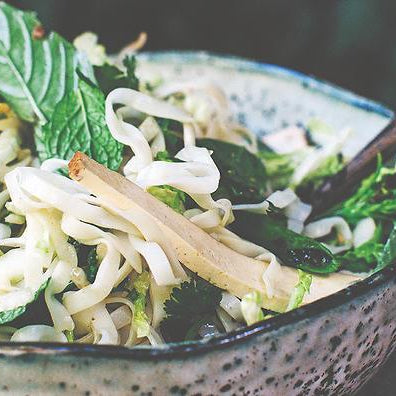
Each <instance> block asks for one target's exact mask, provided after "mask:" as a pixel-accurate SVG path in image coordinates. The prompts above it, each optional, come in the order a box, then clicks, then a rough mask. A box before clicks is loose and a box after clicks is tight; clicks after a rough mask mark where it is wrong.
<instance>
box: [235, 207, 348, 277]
mask: <svg viewBox="0 0 396 396" xmlns="http://www.w3.org/2000/svg"><path fill="white" fill-rule="evenodd" d="M232 227H233V230H234V231H235V232H236V233H237V234H238V235H240V236H242V237H243V238H246V239H248V240H249V241H252V242H254V243H257V244H258V245H260V246H263V247H265V248H267V249H270V250H271V252H273V253H274V254H275V255H276V256H277V257H279V258H280V259H281V260H282V261H283V263H284V264H285V265H288V266H289V267H294V268H298V269H302V270H303V271H307V272H310V273H314V274H328V273H331V272H335V271H337V270H338V269H339V267H340V263H339V262H338V261H337V260H336V259H335V257H334V256H333V254H332V253H331V252H330V250H329V249H327V248H326V247H325V246H324V245H323V244H321V243H320V242H317V241H315V240H313V239H311V238H308V237H306V236H304V235H299V234H297V233H295V232H293V231H291V230H289V229H287V228H286V227H284V226H283V225H282V224H280V223H279V222H278V221H276V219H274V218H271V217H270V216H266V215H258V214H256V213H250V212H243V211H240V212H239V213H237V214H236V219H235V222H234V223H233V224H232Z"/></svg>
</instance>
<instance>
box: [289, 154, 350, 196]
mask: <svg viewBox="0 0 396 396" xmlns="http://www.w3.org/2000/svg"><path fill="white" fill-rule="evenodd" d="M344 165H345V162H344V158H343V156H342V154H341V153H340V154H337V155H333V156H331V157H328V158H326V159H324V161H323V162H322V163H321V164H320V166H319V168H318V169H316V170H315V171H313V172H311V173H309V174H308V175H307V176H306V177H305V178H304V179H303V180H302V182H301V183H300V184H299V185H298V186H297V194H298V195H299V196H301V197H309V196H310V195H311V194H312V192H313V191H315V190H316V189H317V188H319V187H320V186H321V185H322V184H323V183H324V181H325V180H326V179H328V178H329V177H331V176H333V175H335V174H337V173H338V172H340V171H341V170H342V169H343V167H344Z"/></svg>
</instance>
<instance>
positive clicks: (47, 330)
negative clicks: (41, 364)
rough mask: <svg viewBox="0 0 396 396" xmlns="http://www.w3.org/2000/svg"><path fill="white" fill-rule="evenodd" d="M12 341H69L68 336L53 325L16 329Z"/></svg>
mask: <svg viewBox="0 0 396 396" xmlns="http://www.w3.org/2000/svg"><path fill="white" fill-rule="evenodd" d="M10 341H12V342H67V338H66V336H65V335H64V334H63V333H62V332H60V331H57V330H55V329H54V328H53V327H51V326H45V325H32V326H26V327H22V328H21V329H19V330H17V331H15V333H14V334H13V335H12V337H11V339H10Z"/></svg>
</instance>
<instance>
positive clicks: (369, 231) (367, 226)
mask: <svg viewBox="0 0 396 396" xmlns="http://www.w3.org/2000/svg"><path fill="white" fill-rule="evenodd" d="M375 229H376V225H375V221H374V220H373V219H372V218H371V217H366V218H365V219H362V220H360V221H359V222H358V223H357V224H356V227H355V229H354V230H353V246H354V247H355V248H358V247H359V246H361V245H363V244H365V243H366V242H368V241H370V240H371V239H373V238H374V234H375Z"/></svg>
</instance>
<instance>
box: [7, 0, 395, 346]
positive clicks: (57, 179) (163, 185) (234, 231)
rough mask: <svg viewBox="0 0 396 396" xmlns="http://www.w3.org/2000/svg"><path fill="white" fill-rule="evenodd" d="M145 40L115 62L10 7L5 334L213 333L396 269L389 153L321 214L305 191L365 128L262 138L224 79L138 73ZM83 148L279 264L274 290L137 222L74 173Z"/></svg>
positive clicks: (236, 247)
mask: <svg viewBox="0 0 396 396" xmlns="http://www.w3.org/2000/svg"><path fill="white" fill-rule="evenodd" d="M145 39H146V37H145V35H141V36H140V37H139V39H138V40H137V41H135V42H133V43H132V44H130V45H129V46H128V47H126V48H125V49H124V50H123V51H121V52H120V55H119V56H118V57H117V58H113V57H109V56H107V54H106V51H105V48H104V47H103V46H101V45H100V44H98V40H97V37H96V36H95V35H94V34H92V33H84V34H82V35H81V36H79V37H77V38H76V39H75V41H74V44H71V43H68V42H67V41H66V40H64V39H63V38H62V37H61V36H59V35H57V34H56V33H49V32H46V31H45V29H44V28H43V27H42V25H41V24H40V22H39V21H38V20H37V18H36V16H35V14H33V13H30V12H22V11H19V10H17V9H15V8H13V7H11V6H9V5H6V4H5V3H2V2H0V99H1V103H0V181H1V192H0V209H1V211H0V249H1V250H0V251H1V256H0V341H12V342H22V341H48V342H76V343H93V344H113V345H124V346H128V347H132V346H136V345H153V346H159V345H162V344H166V343H167V342H178V341H186V340H198V339H202V338H206V337H212V336H215V335H218V334H221V333H224V332H229V331H233V330H235V329H237V328H239V327H242V326H244V325H251V324H254V323H256V322H258V321H261V320H267V319H270V318H272V317H274V316H276V315H279V314H281V313H283V312H286V311H290V310H293V309H296V308H298V307H299V306H301V305H302V304H306V303H309V302H312V301H314V300H316V299H318V298H321V297H322V296H324V295H328V294H331V293H333V292H335V291H338V290H340V289H342V288H343V287H346V286H347V285H349V284H352V283H353V282H356V281H358V280H360V279H362V278H364V277H366V276H368V275H369V274H371V273H373V272H375V271H378V270H379V269H381V268H383V267H385V266H387V265H389V264H391V263H392V262H393V261H394V258H395V254H396V253H395V248H394V244H395V237H396V231H394V229H393V222H392V220H391V219H392V217H393V216H394V215H395V214H396V203H395V202H396V200H395V197H396V187H395V186H396V183H395V181H396V175H395V173H396V170H395V168H394V167H393V166H391V167H385V166H383V165H382V163H381V160H380V159H379V161H378V168H377V170H376V172H375V173H374V174H372V175H371V176H370V177H369V178H367V179H366V180H364V181H363V182H362V184H361V186H360V187H359V188H358V189H357V190H356V192H355V193H354V194H353V195H352V196H351V197H350V198H348V199H347V200H346V201H345V202H343V203H342V204H340V205H339V206H337V207H334V208H332V209H331V210H328V211H327V212H326V213H322V214H320V215H317V216H315V217H314V218H313V217H312V216H311V210H312V207H311V206H310V205H309V204H307V203H305V202H304V200H302V199H301V198H300V197H305V196H309V193H310V192H312V191H313V190H314V189H316V188H317V187H318V186H319V185H320V184H321V183H323V181H324V180H326V178H328V177H330V176H332V175H334V174H336V173H337V172H339V171H340V170H341V169H342V167H343V166H344V164H345V162H346V161H347V160H348V159H347V158H343V156H342V154H341V148H342V146H343V144H344V142H345V141H346V139H347V138H348V136H349V135H350V134H351V133H353V131H352V130H351V129H350V128H348V127H346V128H345V129H344V130H342V131H339V132H337V131H334V130H333V128H332V127H331V126H330V125H327V124H325V123H323V122H322V121H321V120H319V119H312V120H310V121H309V122H308V123H307V124H306V125H299V124H296V125H290V126H288V127H286V128H284V129H282V130H280V131H274V132H273V133H271V134H270V135H267V136H264V137H263V138H260V139H257V137H256V135H255V134H254V133H253V132H252V131H250V130H248V129H247V128H246V127H245V126H244V125H241V124H239V123H237V122H236V121H235V120H234V118H233V115H232V114H231V112H230V109H229V103H228V102H229V100H228V98H227V97H226V95H225V94H224V92H223V91H222V89H221V87H219V86H218V85H216V83H215V82H213V81H210V80H208V79H205V78H202V79H197V80H194V81H186V80H164V79H163V78H162V77H161V76H160V75H157V74H155V75H154V74H153V73H151V74H150V73H149V72H148V71H147V70H144V67H140V65H139V64H138V61H137V60H136V59H137V58H135V56H134V54H135V52H136V51H138V50H139V49H140V47H141V46H142V45H144V42H145ZM336 132H337V133H336ZM76 151H81V152H84V153H86V154H87V155H88V156H90V157H91V158H93V159H94V160H96V161H97V162H99V163H101V164H103V165H104V166H106V167H107V168H109V169H111V170H114V171H118V172H119V173H121V174H122V175H123V176H125V177H126V178H127V179H128V180H130V181H131V182H133V183H135V184H136V185H137V186H139V187H140V188H141V189H143V190H145V191H146V192H148V193H149V194H151V195H152V196H154V197H155V198H157V199H158V200H160V201H162V202H163V203H165V204H166V205H168V206H169V207H170V208H172V209H173V210H174V211H175V212H176V213H178V215H181V216H184V217H185V218H187V219H188V220H189V221H190V222H191V223H192V224H193V225H194V226H195V227H199V228H200V229H202V230H203V231H205V232H206V233H207V234H209V235H210V236H211V237H212V238H213V239H214V240H215V241H217V242H216V243H219V244H223V245H225V246H227V247H228V248H230V249H232V250H233V251H236V252H238V253H240V254H242V255H244V256H247V257H249V258H252V259H254V260H257V261H259V262H265V263H266V267H265V268H266V269H265V270H263V272H262V274H261V279H259V280H258V281H260V282H262V284H263V288H264V290H265V293H264V294H260V293H258V292H257V291H251V292H247V293H246V294H245V295H243V296H236V295H234V294H232V293H230V291H229V290H226V289H224V288H223V289H221V288H219V287H218V284H217V283H216V276H215V275H214V274H213V277H208V279H203V278H201V277H200V276H198V275H197V274H195V273H193V272H192V271H190V270H188V269H187V268H186V267H185V266H184V265H183V263H182V262H180V261H179V259H178V256H177V254H176V251H175V247H174V246H173V244H172V241H171V240H169V238H167V236H166V235H164V234H163V233H162V232H160V231H159V228H158V227H157V225H156V224H155V222H154V221H148V220H147V218H146V217H144V216H142V215H141V213H139V211H135V212H134V211H131V212H129V213H123V214H121V213H120V211H119V209H117V208H116V207H112V206H111V205H108V204H106V203H105V202H103V200H102V199H101V197H100V196H94V195H92V194H90V193H89V192H88V191H87V190H86V189H85V188H84V187H83V186H81V185H80V184H79V183H78V182H76V181H74V180H71V179H70V178H69V177H68V173H67V165H68V162H69V160H70V159H71V158H72V156H73V155H74V153H75V152H76ZM289 274H292V275H293V276H294V278H290V275H289ZM290 279H296V280H297V281H296V282H294V283H292V284H290Z"/></svg>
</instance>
